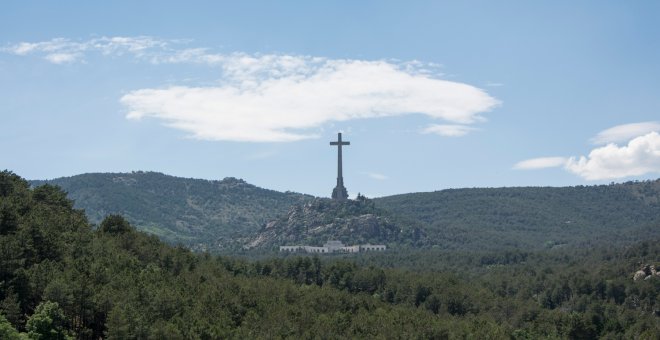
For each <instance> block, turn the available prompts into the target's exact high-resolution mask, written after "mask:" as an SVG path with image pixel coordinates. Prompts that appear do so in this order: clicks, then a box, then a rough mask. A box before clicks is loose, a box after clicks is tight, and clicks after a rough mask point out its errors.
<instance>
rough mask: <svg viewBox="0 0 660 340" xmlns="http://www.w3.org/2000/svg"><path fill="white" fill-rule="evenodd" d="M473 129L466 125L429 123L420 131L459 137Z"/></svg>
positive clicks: (473, 129)
mask: <svg viewBox="0 0 660 340" xmlns="http://www.w3.org/2000/svg"><path fill="white" fill-rule="evenodd" d="M475 130H477V129H476V128H473V127H471V126H466V125H453V124H431V125H429V126H428V127H426V128H424V129H423V130H422V133H433V134H436V135H440V136H445V137H461V136H465V135H466V134H468V133H469V132H471V131H475Z"/></svg>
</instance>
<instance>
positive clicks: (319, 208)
mask: <svg viewBox="0 0 660 340" xmlns="http://www.w3.org/2000/svg"><path fill="white" fill-rule="evenodd" d="M424 239H425V234H424V233H423V231H422V230H421V229H419V228H414V227H411V226H408V225H401V223H397V222H395V221H394V220H393V219H392V218H391V217H387V216H384V215H383V213H382V212H381V211H379V210H378V209H376V208H375V207H374V205H373V203H372V202H371V201H370V200H368V199H361V200H348V201H334V200H328V199H316V200H314V201H312V202H308V203H305V204H299V205H295V206H293V207H291V208H290V209H289V211H288V212H287V214H286V215H284V216H282V217H280V218H278V219H277V220H274V221H270V222H268V223H266V224H264V225H263V227H262V229H261V230H260V231H259V233H258V234H257V235H256V236H255V237H253V238H251V239H250V240H248V242H246V245H245V247H246V248H257V247H266V246H275V245H301V244H304V245H322V244H323V243H324V242H326V241H327V240H340V241H342V242H344V243H346V244H360V243H372V244H376V243H377V244H387V243H392V242H410V243H413V244H415V242H418V243H419V242H423V240H424Z"/></svg>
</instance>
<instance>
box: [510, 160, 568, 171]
mask: <svg viewBox="0 0 660 340" xmlns="http://www.w3.org/2000/svg"><path fill="white" fill-rule="evenodd" d="M566 161H567V159H566V158H565V157H539V158H532V159H527V160H524V161H521V162H518V163H516V164H515V165H514V166H513V168H514V169H518V170H535V169H545V168H555V167H560V166H564V165H565V164H566Z"/></svg>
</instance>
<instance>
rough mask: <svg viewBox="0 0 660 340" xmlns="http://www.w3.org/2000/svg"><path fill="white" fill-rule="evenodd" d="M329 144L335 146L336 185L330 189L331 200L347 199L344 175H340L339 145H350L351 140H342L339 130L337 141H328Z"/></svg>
mask: <svg viewBox="0 0 660 340" xmlns="http://www.w3.org/2000/svg"><path fill="white" fill-rule="evenodd" d="M330 145H336V146H337V186H336V187H335V188H334V189H333V190H332V199H333V200H340V201H342V200H345V199H348V192H346V188H345V187H344V176H342V169H341V146H342V145H351V142H342V140H341V132H339V133H338V134H337V141H336V142H330Z"/></svg>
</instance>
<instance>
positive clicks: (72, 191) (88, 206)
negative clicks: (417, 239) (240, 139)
mask: <svg viewBox="0 0 660 340" xmlns="http://www.w3.org/2000/svg"><path fill="white" fill-rule="evenodd" d="M46 183H48V184H53V185H57V186H59V187H61V188H62V189H63V190H64V191H66V192H67V193H68V195H69V198H70V199H73V200H74V201H75V207H76V208H78V209H84V210H85V212H86V214H87V216H88V218H89V219H90V221H91V222H93V223H99V222H100V221H101V220H102V219H103V218H104V217H105V216H106V215H108V214H121V215H123V216H125V217H126V218H127V219H128V220H129V221H130V222H131V223H132V224H133V225H135V226H136V227H137V228H138V229H140V230H143V231H146V232H149V233H152V234H156V235H158V236H159V237H161V238H162V239H164V240H166V241H169V242H176V243H183V244H186V245H188V246H191V247H193V248H197V249H208V248H209V247H211V248H217V247H218V245H221V246H226V245H227V244H230V243H231V242H230V240H233V239H235V238H239V237H242V236H245V235H249V234H251V233H253V232H256V231H257V230H258V229H259V228H260V227H261V226H262V225H263V224H264V223H266V222H267V221H270V220H272V219H275V218H276V217H277V216H279V215H280V214H283V213H284V212H286V211H287V209H288V208H289V207H290V206H291V205H293V204H297V203H301V202H305V201H307V200H311V199H312V197H311V196H308V195H302V194H298V193H291V192H286V193H282V192H278V191H274V190H267V189H262V188H259V187H256V186H254V185H251V184H248V183H246V182H245V181H243V180H240V179H236V178H225V179H223V180H221V181H209V180H202V179H192V178H180V177H174V176H168V175H164V174H161V173H156V172H142V171H138V172H132V173H91V174H82V175H77V176H72V177H63V178H57V179H54V180H50V181H31V182H30V184H31V185H32V186H38V185H41V184H46Z"/></svg>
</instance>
